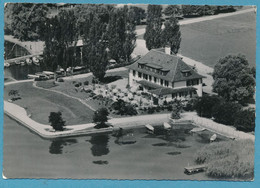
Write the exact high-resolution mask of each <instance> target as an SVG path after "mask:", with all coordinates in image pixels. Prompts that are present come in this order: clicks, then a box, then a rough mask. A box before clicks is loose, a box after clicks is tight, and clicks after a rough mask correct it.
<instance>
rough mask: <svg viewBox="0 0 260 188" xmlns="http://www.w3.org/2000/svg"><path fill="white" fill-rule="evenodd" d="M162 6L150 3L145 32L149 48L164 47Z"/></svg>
mask: <svg viewBox="0 0 260 188" xmlns="http://www.w3.org/2000/svg"><path fill="white" fill-rule="evenodd" d="M161 17H162V6H161V5H148V9H147V26H146V30H145V34H144V39H145V42H146V47H147V49H148V50H151V49H153V48H160V47H162V41H161V33H162V20H161Z"/></svg>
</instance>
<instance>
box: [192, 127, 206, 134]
mask: <svg viewBox="0 0 260 188" xmlns="http://www.w3.org/2000/svg"><path fill="white" fill-rule="evenodd" d="M204 130H205V128H201V127H195V128H193V129H191V130H190V132H192V133H196V132H201V131H204Z"/></svg>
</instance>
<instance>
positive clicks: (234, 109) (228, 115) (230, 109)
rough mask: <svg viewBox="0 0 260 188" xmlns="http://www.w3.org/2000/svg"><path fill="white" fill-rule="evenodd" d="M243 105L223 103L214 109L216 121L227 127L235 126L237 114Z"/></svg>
mask: <svg viewBox="0 0 260 188" xmlns="http://www.w3.org/2000/svg"><path fill="white" fill-rule="evenodd" d="M241 107H242V106H241V105H240V104H237V103H232V102H221V103H217V104H215V105H214V107H213V108H212V116H213V117H214V118H215V119H214V121H216V122H218V123H222V124H225V125H234V123H235V118H236V114H237V113H238V112H239V111H240V110H241Z"/></svg>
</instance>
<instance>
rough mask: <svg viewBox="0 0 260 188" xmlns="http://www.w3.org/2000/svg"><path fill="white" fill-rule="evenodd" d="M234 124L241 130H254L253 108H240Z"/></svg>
mask: <svg viewBox="0 0 260 188" xmlns="http://www.w3.org/2000/svg"><path fill="white" fill-rule="evenodd" d="M234 126H235V127H236V128H237V129H238V130H241V131H246V132H251V131H254V130H255V110H254V109H247V110H241V111H239V112H238V113H237V114H236V119H235V122H234Z"/></svg>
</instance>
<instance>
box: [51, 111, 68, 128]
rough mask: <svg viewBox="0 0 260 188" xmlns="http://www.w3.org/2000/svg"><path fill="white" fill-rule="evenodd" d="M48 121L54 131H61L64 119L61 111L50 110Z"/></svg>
mask: <svg viewBox="0 0 260 188" xmlns="http://www.w3.org/2000/svg"><path fill="white" fill-rule="evenodd" d="M49 123H51V126H52V127H53V129H54V130H55V131H63V130H64V126H65V121H63V119H62V114H61V112H51V113H50V116H49Z"/></svg>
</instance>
